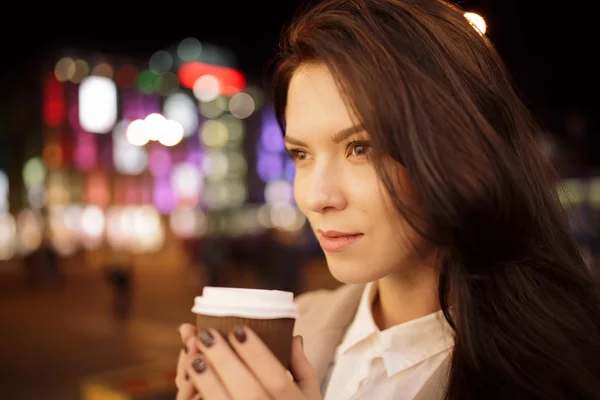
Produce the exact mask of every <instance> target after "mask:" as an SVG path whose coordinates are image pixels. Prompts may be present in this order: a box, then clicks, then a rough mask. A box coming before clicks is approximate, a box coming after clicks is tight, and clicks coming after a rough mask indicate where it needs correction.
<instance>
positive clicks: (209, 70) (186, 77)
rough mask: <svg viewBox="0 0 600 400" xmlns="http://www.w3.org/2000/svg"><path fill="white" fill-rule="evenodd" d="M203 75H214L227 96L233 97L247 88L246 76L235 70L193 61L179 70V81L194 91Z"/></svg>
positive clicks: (222, 92) (222, 91)
mask: <svg viewBox="0 0 600 400" xmlns="http://www.w3.org/2000/svg"><path fill="white" fill-rule="evenodd" d="M203 75H213V76H214V77H215V78H217V79H218V80H219V82H220V83H221V94H223V95H226V96H233V95H234V94H236V93H238V92H240V91H242V90H244V88H245V87H246V78H245V77H244V75H243V74H242V73H241V72H240V71H238V70H236V69H233V68H227V67H220V66H217V65H210V64H203V63H201V62H197V61H191V62H188V63H185V64H183V65H182V66H181V68H180V69H179V81H180V82H181V84H182V85H183V86H185V87H187V88H188V89H192V88H193V87H194V83H195V82H196V80H198V78H200V77H201V76H203Z"/></svg>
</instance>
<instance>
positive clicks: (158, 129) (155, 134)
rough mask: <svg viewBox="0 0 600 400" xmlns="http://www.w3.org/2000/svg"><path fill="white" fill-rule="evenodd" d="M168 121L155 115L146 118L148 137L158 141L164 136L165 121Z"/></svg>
mask: <svg viewBox="0 0 600 400" xmlns="http://www.w3.org/2000/svg"><path fill="white" fill-rule="evenodd" d="M166 120H167V119H166V118H165V117H163V116H162V115H160V114H157V113H153V114H150V115H148V116H147V117H146V118H144V125H145V130H146V136H147V137H148V139H150V140H158V139H160V137H161V136H162V134H163V132H164V129H165V121H166Z"/></svg>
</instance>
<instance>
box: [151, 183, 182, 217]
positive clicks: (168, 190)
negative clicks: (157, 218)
mask: <svg viewBox="0 0 600 400" xmlns="http://www.w3.org/2000/svg"><path fill="white" fill-rule="evenodd" d="M152 194H153V201H154V205H155V206H156V208H157V209H158V211H159V212H160V213H161V214H169V213H170V212H172V211H173V210H174V209H175V205H176V200H175V193H174V192H173V187H172V186H171V182H170V181H169V180H168V179H157V180H156V181H155V182H154V190H153V193H152Z"/></svg>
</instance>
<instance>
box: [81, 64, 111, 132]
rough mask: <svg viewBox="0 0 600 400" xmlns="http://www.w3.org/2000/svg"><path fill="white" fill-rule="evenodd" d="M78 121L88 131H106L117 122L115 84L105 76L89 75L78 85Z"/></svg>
mask: <svg viewBox="0 0 600 400" xmlns="http://www.w3.org/2000/svg"><path fill="white" fill-rule="evenodd" d="M79 122H80V124H81V127H82V128H83V129H84V130H86V131H88V132H95V133H108V132H110V131H111V130H112V128H113V126H114V125H115V123H116V122H117V86H116V85H115V83H114V82H113V81H112V80H111V79H109V78H105V77H101V76H89V77H87V78H84V80H83V81H82V82H81V84H80V85H79Z"/></svg>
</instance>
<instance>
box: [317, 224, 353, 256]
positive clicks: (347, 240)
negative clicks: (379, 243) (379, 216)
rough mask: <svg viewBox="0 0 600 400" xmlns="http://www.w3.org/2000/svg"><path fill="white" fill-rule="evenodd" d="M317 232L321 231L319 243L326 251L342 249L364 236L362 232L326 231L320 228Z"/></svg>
mask: <svg viewBox="0 0 600 400" xmlns="http://www.w3.org/2000/svg"><path fill="white" fill-rule="evenodd" d="M317 233H319V243H320V244H321V247H322V248H323V250H325V251H341V250H343V249H345V248H346V247H348V246H350V245H352V244H354V243H356V242H357V241H358V240H359V239H360V238H362V237H363V234H362V233H345V232H337V231H325V232H324V231H322V230H320V229H319V230H317Z"/></svg>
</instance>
